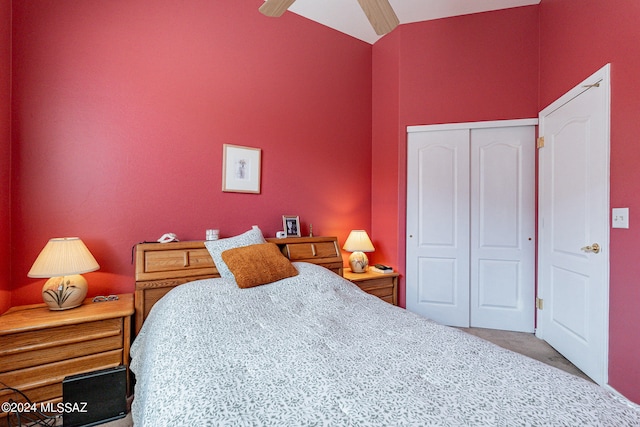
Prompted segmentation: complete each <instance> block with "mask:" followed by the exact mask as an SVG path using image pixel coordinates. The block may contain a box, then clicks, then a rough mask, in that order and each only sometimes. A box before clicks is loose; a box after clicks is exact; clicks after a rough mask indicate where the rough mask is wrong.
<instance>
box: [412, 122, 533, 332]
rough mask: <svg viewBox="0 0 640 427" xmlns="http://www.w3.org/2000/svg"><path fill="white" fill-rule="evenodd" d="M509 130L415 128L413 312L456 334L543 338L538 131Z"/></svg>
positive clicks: (496, 126) (492, 125)
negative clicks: (539, 325)
mask: <svg viewBox="0 0 640 427" xmlns="http://www.w3.org/2000/svg"><path fill="white" fill-rule="evenodd" d="M516 122H517V123H518V126H515V125H514V123H516ZM535 122H537V121H535ZM508 123H511V125H507V122H481V123H469V124H460V125H436V126H416V127H410V128H409V136H408V156H407V157H408V163H407V266H406V278H407V279H406V287H407V288H406V289H407V293H406V294H407V309H409V310H410V311H414V312H416V313H419V314H422V315H424V316H426V317H429V318H432V319H434V320H436V321H438V322H440V323H443V324H447V325H451V326H462V327H468V326H470V325H471V326H478V327H487V328H496V329H505V330H517V331H527V332H532V331H533V325H534V279H533V278H534V274H533V273H534V245H535V242H534V240H533V236H534V219H533V218H534V212H535V209H534V170H535V169H534V167H535V161H534V154H535V153H534V150H533V147H534V144H535V141H534V128H533V126H532V123H531V121H510V122H508ZM523 125H526V126H523ZM443 126H444V127H445V129H442V127H443ZM471 127H476V128H479V129H470V128H471Z"/></svg>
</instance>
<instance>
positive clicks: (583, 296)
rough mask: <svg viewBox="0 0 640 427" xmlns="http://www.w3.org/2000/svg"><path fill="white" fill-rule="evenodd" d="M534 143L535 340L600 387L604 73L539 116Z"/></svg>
mask: <svg viewBox="0 0 640 427" xmlns="http://www.w3.org/2000/svg"><path fill="white" fill-rule="evenodd" d="M540 135H542V136H544V147H542V148H540V150H539V161H540V168H539V192H540V194H539V214H538V217H539V265H538V276H539V283H538V297H539V298H541V299H542V309H539V310H538V319H539V320H538V329H537V335H538V336H539V337H540V338H542V339H544V340H545V341H547V342H548V343H549V344H551V345H552V346H553V347H555V348H556V349H557V350H558V351H559V352H560V353H562V354H563V355H564V356H565V357H566V358H567V359H569V360H570V361H571V362H572V363H573V364H575V365H576V366H577V367H578V368H580V369H581V370H582V371H583V372H584V373H585V374H587V375H588V376H590V377H591V378H592V379H593V380H594V381H596V382H597V383H599V384H606V382H607V363H608V360H607V359H608V358H607V346H608V315H609V308H608V307H609V66H606V67H604V68H603V69H601V70H600V71H598V72H597V73H596V74H594V75H593V76H591V77H590V78H589V79H587V80H585V81H584V82H583V83H581V84H580V85H578V86H577V87H576V88H574V89H573V90H572V91H570V92H569V93H567V94H566V95H565V96H563V97H562V98H560V99H559V100H558V101H556V102H554V103H553V104H552V105H550V106H549V107H547V108H545V109H544V110H543V111H542V112H540ZM596 244H597V245H598V248H597V249H596V248H595V246H596Z"/></svg>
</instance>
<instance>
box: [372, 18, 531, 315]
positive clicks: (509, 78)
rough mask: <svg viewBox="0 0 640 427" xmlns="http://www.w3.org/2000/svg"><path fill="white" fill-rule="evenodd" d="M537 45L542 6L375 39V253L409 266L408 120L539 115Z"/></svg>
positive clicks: (410, 29) (426, 121) (439, 22)
mask: <svg viewBox="0 0 640 427" xmlns="http://www.w3.org/2000/svg"><path fill="white" fill-rule="evenodd" d="M537 50H538V8H537V6H530V7H522V8H515V9H508V10H502V11H497V12H491V13H482V14H474V15H466V16H460V17H454V18H447V19H440V20H435V21H428V22H421V23H416V24H410V25H402V26H400V27H399V28H398V29H397V30H396V31H394V32H393V33H392V34H390V35H388V36H386V37H384V38H383V39H381V40H380V41H378V42H377V43H376V44H375V45H374V47H373V63H374V66H373V68H374V94H373V123H374V134H373V147H374V149H373V153H374V154H373V172H372V188H373V194H374V197H373V200H372V212H373V217H372V229H373V234H374V235H383V236H384V237H385V238H384V242H383V243H382V244H379V245H378V246H379V247H381V248H382V250H383V251H384V252H383V253H380V251H379V250H378V247H376V259H377V258H378V257H383V258H384V260H385V261H386V262H387V263H389V264H391V265H394V266H397V268H398V270H399V271H400V272H402V273H404V265H405V253H404V252H405V244H406V241H405V229H406V224H405V222H406V221H405V217H406V164H407V158H406V156H407V154H406V150H407V141H406V127H407V126H410V125H424V124H436V123H455V122H470V121H482V120H501V119H520V118H530V117H537V109H536V108H537V102H536V101H537V93H538V92H537V83H538V82H537V78H538V71H537V70H538V57H537ZM379 189H380V191H378V190H379ZM400 301H401V303H402V304H403V305H404V302H405V286H404V283H403V281H401V286H400Z"/></svg>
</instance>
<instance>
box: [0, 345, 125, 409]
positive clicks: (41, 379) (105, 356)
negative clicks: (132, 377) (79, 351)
mask: <svg viewBox="0 0 640 427" xmlns="http://www.w3.org/2000/svg"><path fill="white" fill-rule="evenodd" d="M122 364H123V357H122V349H117V350H112V351H109V352H105V353H99V354H92V355H89V356H84V357H77V358H74V359H67V360H63V361H60V362H54V363H48V364H45V365H40V366H34V367H30V368H25V369H18V370H15V371H11V372H5V373H2V374H0V382H2V383H4V384H10V385H11V386H12V387H14V388H17V389H18V390H20V391H22V392H23V393H25V394H26V395H27V397H29V399H30V400H31V401H34V402H38V401H46V400H49V399H54V398H57V397H60V396H62V380H63V379H64V378H65V377H67V376H70V375H76V374H81V373H84V372H91V371H96V370H100V369H106V368H113V367H116V366H118V365H122ZM5 394H6V393H5ZM2 395H3V393H0V400H2Z"/></svg>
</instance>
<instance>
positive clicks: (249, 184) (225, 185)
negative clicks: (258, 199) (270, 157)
mask: <svg viewBox="0 0 640 427" xmlns="http://www.w3.org/2000/svg"><path fill="white" fill-rule="evenodd" d="M261 157H262V150H261V149H260V148H253V147H242V146H239V145H231V144H223V146H222V191H224V192H232V193H253V194H260V172H261V171H260V169H261V165H260V162H261Z"/></svg>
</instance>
